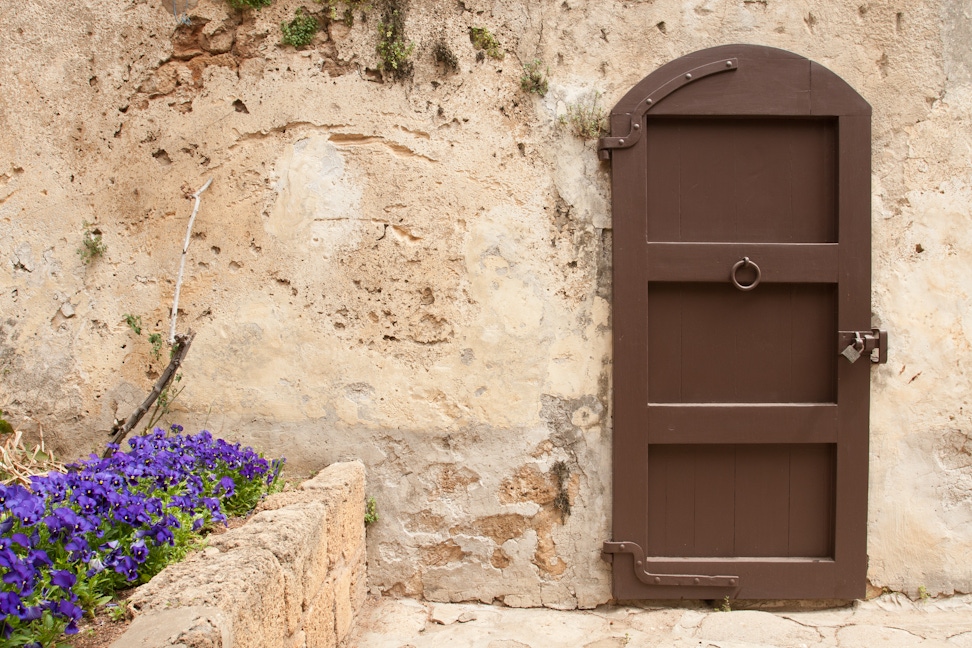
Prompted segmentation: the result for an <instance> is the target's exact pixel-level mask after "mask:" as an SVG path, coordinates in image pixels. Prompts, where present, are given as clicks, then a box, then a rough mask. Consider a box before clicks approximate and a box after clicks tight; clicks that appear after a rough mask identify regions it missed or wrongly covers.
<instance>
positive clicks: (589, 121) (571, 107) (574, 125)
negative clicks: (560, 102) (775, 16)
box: [560, 92, 605, 139]
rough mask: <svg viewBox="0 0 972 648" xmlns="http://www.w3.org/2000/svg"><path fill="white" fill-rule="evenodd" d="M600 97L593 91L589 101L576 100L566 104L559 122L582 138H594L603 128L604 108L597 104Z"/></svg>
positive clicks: (598, 93) (599, 94)
mask: <svg viewBox="0 0 972 648" xmlns="http://www.w3.org/2000/svg"><path fill="white" fill-rule="evenodd" d="M600 98H601V93H600V92H595V93H593V95H592V96H591V99H590V101H589V102H585V101H577V102H574V103H570V104H568V105H567V114H566V115H561V117H560V124H561V125H562V126H566V127H568V128H570V130H571V132H572V133H574V135H576V136H577V137H580V138H582V139H596V138H597V137H599V136H600V135H601V132H602V131H603V130H604V117H605V114H604V109H602V108H601V107H600V106H598V105H597V102H598V99H600Z"/></svg>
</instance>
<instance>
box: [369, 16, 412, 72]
mask: <svg viewBox="0 0 972 648" xmlns="http://www.w3.org/2000/svg"><path fill="white" fill-rule="evenodd" d="M377 49H378V56H379V57H380V58H381V69H382V70H383V71H384V72H387V73H388V74H389V75H391V77H392V78H393V79H395V80H396V81H402V80H404V79H407V78H409V77H411V76H412V69H413V65H412V62H411V61H409V60H408V59H409V57H410V56H411V55H412V51H413V50H414V49H415V43H411V42H407V41H406V40H405V17H404V15H403V14H402V10H401V9H400V8H398V7H397V6H396V5H394V4H392V5H391V6H390V7H389V8H388V9H387V10H386V11H385V15H384V17H383V19H382V21H381V22H379V23H378V48H377Z"/></svg>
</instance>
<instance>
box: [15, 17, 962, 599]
mask: <svg viewBox="0 0 972 648" xmlns="http://www.w3.org/2000/svg"><path fill="white" fill-rule="evenodd" d="M305 4H306V7H307V9H308V10H312V11H321V7H320V5H316V4H314V3H305ZM177 6H178V7H182V6H184V2H182V1H178V2H177ZM298 6H300V3H298V2H295V1H294V0H277V2H276V3H275V4H274V6H272V7H270V8H267V9H263V10H262V11H260V12H251V13H245V14H241V13H238V12H235V11H232V10H230V9H228V7H227V6H226V5H225V4H224V3H223V2H221V1H219V0H199V2H198V4H196V5H195V6H194V7H193V8H191V9H190V11H189V14H190V16H191V19H192V26H191V27H179V26H178V24H177V23H176V21H175V20H174V19H173V17H172V15H171V13H170V12H169V11H168V10H167V9H165V8H164V7H163V6H161V5H160V4H159V3H158V2H157V1H156V0H148V1H145V0H127V1H126V0H112V1H110V2H109V1H108V0H87V1H86V2H83V3H68V4H67V5H65V4H64V3H55V2H52V1H50V0H30V2H27V3H23V4H20V5H17V6H16V7H15V8H8V7H5V8H3V9H0V34H2V38H3V43H4V47H3V48H2V49H0V228H2V229H0V232H2V236H0V260H2V263H0V286H2V291H0V371H2V376H0V408H3V409H4V410H6V411H9V412H11V418H12V419H13V420H14V422H15V423H18V424H20V425H21V426H22V427H23V428H25V429H27V430H31V431H35V432H36V431H37V430H38V429H39V428H42V429H43V431H44V433H45V435H46V438H47V440H48V441H49V442H53V443H54V444H55V447H56V448H58V449H60V450H61V451H62V452H64V453H66V454H80V453H83V452H86V451H89V450H90V449H92V448H93V447H95V446H96V445H97V444H99V443H101V442H102V441H103V440H104V438H105V437H104V436H103V435H104V431H105V430H107V429H108V428H109V427H110V426H111V424H112V421H113V419H114V418H115V417H119V416H126V415H127V414H129V413H130V412H131V410H132V409H133V407H134V406H135V404H136V403H137V401H139V400H140V399H141V398H142V397H143V395H144V394H145V393H146V391H147V389H148V387H149V385H150V384H151V383H152V382H153V381H154V378H155V377H156V376H157V374H158V372H159V371H160V370H161V368H162V365H163V364H164V359H163V361H159V360H155V359H153V358H152V357H151V355H150V345H149V344H148V342H147V341H146V339H145V335H146V333H147V332H152V331H166V330H167V317H168V308H169V306H170V305H171V300H172V292H173V289H174V283H175V274H176V271H177V268H178V262H179V249H180V245H181V241H182V238H183V237H184V235H185V227H186V222H187V219H188V216H189V213H190V211H191V206H192V205H191V201H188V200H187V199H186V197H185V196H186V194H187V193H191V192H192V191H194V190H195V189H197V188H199V187H200V186H201V185H202V184H203V183H204V182H205V180H206V179H207V178H209V177H213V178H214V179H215V180H214V183H213V185H212V187H211V188H210V189H209V190H208V191H207V192H206V193H205V194H204V195H203V204H202V208H201V210H200V213H199V217H198V220H197V222H196V226H195V234H194V237H193V241H192V246H191V248H190V252H189V263H188V268H187V275H186V279H185V283H184V285H183V289H182V298H181V302H180V323H181V325H180V329H183V328H185V327H188V326H191V327H192V328H193V329H194V330H195V331H197V333H198V335H197V337H196V340H195V342H194V344H193V346H192V348H191V350H190V353H189V358H188V360H187V364H186V366H185V370H184V372H183V373H184V377H183V380H182V382H181V384H182V385H185V391H184V392H183V393H182V394H181V395H180V396H179V398H178V400H177V405H176V410H177V411H176V412H175V413H174V415H173V418H174V419H178V420H179V421H181V422H183V423H185V424H186V425H187V427H190V428H192V427H203V426H205V427H208V428H209V429H211V430H213V431H214V432H217V433H219V434H222V435H224V436H227V437H229V438H234V439H241V440H245V441H246V442H248V443H253V444H257V445H258V446H260V447H262V448H265V449H267V450H268V451H270V452H272V453H282V454H285V455H286V456H287V457H288V460H289V462H290V464H291V466H292V467H295V468H296V469H298V470H307V471H310V470H312V469H314V468H316V467H320V466H321V465H323V464H325V463H327V462H330V461H335V460H339V459H345V458H360V459H362V460H363V461H364V462H365V464H366V466H367V468H368V472H369V482H370V488H371V489H372V490H373V494H374V495H375V496H376V497H377V499H378V501H379V505H380V507H381V510H382V520H381V522H380V523H379V524H378V525H376V526H374V527H373V528H372V531H370V532H369V535H370V540H369V542H370V547H369V579H370V582H371V585H372V586H373V587H374V588H376V589H378V590H381V591H386V592H392V593H401V594H407V595H415V596H424V597H425V598H428V599H431V600H472V599H480V600H484V601H490V600H494V599H500V600H503V601H504V602H505V603H507V604H510V605H549V606H554V607H565V608H569V607H574V606H577V605H580V606H592V605H595V604H597V603H599V602H602V601H604V600H606V599H607V598H608V597H609V595H610V592H609V573H608V571H607V568H606V566H605V565H604V564H603V563H602V562H601V561H600V560H599V552H600V544H601V542H602V541H603V540H604V539H606V538H607V537H608V536H609V532H610V531H609V529H610V520H609V515H610V501H611V492H610V481H611V478H610V439H611V427H610V411H609V408H610V399H611V395H610V384H609V375H610V362H611V356H610V343H609V342H610V247H611V230H610V223H611V221H610V209H609V191H608V186H609V185H608V178H609V175H608V174H609V169H608V167H606V166H602V165H601V164H600V163H599V162H598V161H597V160H596V156H595V155H594V151H593V148H592V145H591V144H590V143H585V142H583V141H581V140H579V139H576V138H575V137H573V136H572V135H571V134H570V133H568V132H567V131H566V130H564V129H563V128H560V127H558V125H557V117H558V115H559V114H562V113H563V112H564V110H565V105H566V104H567V103H568V102H570V101H573V100H576V99H577V98H580V97H585V96H589V93H591V92H594V91H599V92H602V93H603V98H602V100H601V101H602V104H603V105H604V106H605V107H608V108H609V107H610V106H611V105H613V103H614V101H616V100H617V99H618V98H620V97H621V95H623V94H624V92H626V91H627V90H628V89H629V88H630V87H631V86H632V85H633V84H634V83H636V82H637V81H638V80H640V79H641V78H642V77H644V76H645V75H646V74H648V73H649V72H651V71H652V70H653V69H655V68H656V67H657V66H659V65H661V64H662V63H664V62H666V61H668V60H670V59H672V58H675V57H677V56H680V55H682V54H686V53H688V52H691V51H694V50H697V49H701V48H703V47H708V46H712V45H717V44H722V43H729V42H751V43H758V44H764V45H771V46H775V47H782V48H785V49H789V50H792V51H794V52H797V53H799V54H802V55H804V56H807V57H809V58H811V59H814V60H816V61H818V62H820V63H822V64H824V65H826V66H828V67H829V68H831V69H832V70H834V71H835V72H836V73H837V74H839V75H841V76H843V77H844V78H845V79H846V80H847V81H848V82H849V83H850V84H851V85H852V86H854V87H855V88H856V89H857V90H858V91H859V92H861V93H862V94H863V95H864V97H865V98H867V99H868V101H870V102H871V104H872V105H873V107H874V163H873V168H874V175H873V193H874V212H873V233H874V234H873V235H874V311H875V324H880V325H881V326H883V327H885V328H887V329H889V330H890V331H891V332H892V336H893V337H892V345H893V347H892V355H891V362H890V363H889V364H888V365H886V366H882V367H878V368H876V369H875V370H874V373H873V376H874V379H873V392H872V419H873V425H872V448H873V453H872V471H871V475H872V477H871V507H870V522H869V531H870V556H871V568H870V579H871V580H872V582H873V583H875V584H876V585H879V586H889V587H892V588H895V589H905V590H908V591H911V592H915V591H916V590H917V587H918V586H919V585H924V586H925V587H926V588H927V589H928V591H929V592H931V593H948V592H952V591H956V590H958V591H970V590H972V560H970V557H972V533H969V531H968V528H969V524H968V522H969V521H970V518H972V459H970V458H969V457H970V454H972V419H970V413H969V412H967V411H966V399H965V397H966V394H967V393H968V391H969V387H970V375H969V370H968V367H969V366H970V362H969V361H970V360H972V349H970V345H969V340H970V339H972V332H970V331H969V330H968V327H969V326H972V323H970V322H969V321H968V318H969V313H970V312H972V310H970V296H969V294H968V290H967V288H966V287H967V286H968V280H967V277H969V276H970V270H972V261H970V259H972V256H970V255H969V252H968V246H969V243H970V239H969V234H968V232H969V227H968V225H967V223H968V221H969V218H970V207H969V205H970V203H972V189H970V172H969V168H970V153H972V129H970V127H969V122H970V117H972V115H970V113H972V55H970V53H969V52H970V50H969V47H968V42H969V37H970V31H972V27H970V20H972V18H970V11H972V9H970V7H969V3H968V2H967V1H963V0H942V1H940V2H934V3H925V2H918V1H916V0H900V1H898V2H893V1H890V0H889V1H873V2H867V1H864V0H861V2H858V3H844V2H814V1H809V2H782V1H780V0H707V1H704V0H689V1H687V2H677V1H675V0H656V1H654V2H636V1H631V2H610V3H605V2H594V1H592V0H590V1H582V0H566V1H563V0H557V1H555V2H513V1H503V0H494V1H487V0H466V1H464V2H458V3H454V2H432V1H430V0H413V2H412V3H411V6H410V8H409V10H408V12H407V14H406V20H405V24H406V29H407V36H408V38H409V39H410V40H411V41H413V42H414V43H415V51H414V54H413V60H414V62H415V70H414V76H413V78H412V79H411V80H410V81H407V82H405V83H392V82H390V81H386V82H382V79H381V74H380V72H378V71H377V68H378V63H379V61H378V57H377V55H376V53H375V44H376V38H377V25H378V23H379V21H380V9H379V8H378V7H377V6H372V7H368V8H367V9H365V10H364V11H362V10H361V9H357V10H355V11H354V16H355V19H354V23H353V25H349V24H346V22H343V21H335V22H332V23H331V24H330V26H329V28H328V30H327V32H325V33H322V34H319V35H318V36H317V39H316V40H315V42H314V43H313V45H312V46H311V47H309V48H307V49H305V50H303V51H295V50H294V49H293V48H290V47H282V46H280V45H279V44H278V42H279V38H280V31H279V22H280V21H281V20H284V19H289V18H290V17H292V16H293V11H294V9H295V8H296V7H298ZM170 7H171V5H170ZM343 9H344V5H340V6H339V7H338V12H337V13H338V16H339V17H340V16H342V15H343ZM473 26H476V27H488V28H489V29H490V30H491V31H492V32H493V33H495V34H496V36H497V38H498V39H499V41H500V42H501V43H502V45H503V49H504V51H505V58H504V59H503V60H494V59H491V58H485V59H483V60H480V59H478V58H477V52H476V50H475V48H474V47H473V46H472V44H471V43H470V40H469V37H468V29H469V27H473ZM437 43H444V44H445V45H446V46H447V47H448V48H449V49H450V50H451V51H452V52H453V53H454V54H455V56H456V57H457V60H458V65H459V68H458V70H457V71H455V72H452V71H449V70H447V69H445V68H444V67H443V66H442V65H439V64H437V63H436V62H435V60H434V59H433V55H432V52H433V48H434V46H435V45H436V44H437ZM534 59H540V60H542V61H544V64H545V65H547V66H549V70H550V92H549V93H548V94H547V96H546V97H545V98H542V99H541V98H538V97H536V96H535V95H528V94H525V93H524V92H522V91H521V90H520V89H519V80H520V76H521V74H522V70H523V67H522V65H523V63H525V62H529V61H532V60H534ZM84 222H88V223H92V224H93V225H92V227H97V228H98V229H99V230H100V231H101V232H102V233H103V236H104V241H105V243H106V244H107V253H106V254H105V256H104V257H103V258H100V259H96V260H95V261H93V262H92V263H90V264H88V265H83V264H82V263H81V261H80V258H79V256H78V255H77V254H76V250H77V248H78V247H80V245H81V237H82V231H83V228H84ZM125 313H131V314H138V315H140V316H141V317H142V320H143V323H144V324H145V328H146V333H143V335H142V337H136V336H135V335H134V334H133V333H132V332H131V331H130V330H129V329H128V327H127V326H126V325H125V323H124V321H123V315H124V314H125ZM23 417H29V419H24V418H23ZM565 501H567V502H569V504H570V510H569V514H567V512H566V511H565V510H564V509H565V508H566V507H564V506H563V503H564V502H565Z"/></svg>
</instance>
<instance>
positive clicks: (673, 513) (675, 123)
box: [600, 45, 870, 599]
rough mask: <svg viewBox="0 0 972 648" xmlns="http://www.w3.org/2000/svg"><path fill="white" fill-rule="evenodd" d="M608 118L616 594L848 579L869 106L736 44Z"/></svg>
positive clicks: (859, 505)
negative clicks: (854, 353)
mask: <svg viewBox="0 0 972 648" xmlns="http://www.w3.org/2000/svg"><path fill="white" fill-rule="evenodd" d="M767 79H772V80H773V82H772V83H768V82H767ZM611 124H612V136H611V137H607V138H604V139H602V140H601V143H600V149H601V153H602V157H603V156H604V154H605V153H606V154H607V156H608V157H609V158H610V159H611V161H612V189H613V198H612V201H613V210H614V214H613V217H614V228H615V237H614V278H615V279H614V281H615V289H614V353H615V360H614V395H615V401H614V408H615V416H614V507H613V512H614V520H613V538H612V539H611V540H610V541H607V542H605V544H604V551H605V556H606V557H607V558H608V559H609V560H611V561H612V563H613V571H614V592H615V596H616V597H617V598H621V599H636V598H662V599H665V598H722V597H724V596H731V597H740V598H850V597H857V596H861V595H863V593H864V584H865V574H866V561H867V556H866V512H867V427H868V381H869V373H868V365H869V362H868V361H867V358H864V359H863V360H862V361H858V362H857V363H854V364H852V363H851V362H849V361H848V360H847V359H845V358H843V357H841V356H840V355H839V351H840V350H841V349H840V348H838V341H839V340H844V343H846V340H847V339H848V337H847V335H848V334H847V333H840V332H841V331H845V332H846V331H862V330H863V331H869V330H870V329H869V327H870V321H869V320H870V304H869V299H870V294H869V291H870V288H869V287H870V267H869V266H870V237H869V231H870V229H869V228H870V203H869V196H870V190H869V177H870V175H869V174H870V140H869V128H870V107H869V106H868V105H867V103H866V102H864V101H863V100H862V99H861V98H860V96H859V95H857V93H855V92H854V91H853V90H852V89H851V88H850V87H849V86H847V84H846V83H844V82H843V81H841V80H840V79H839V78H837V77H836V76H834V75H833V73H831V72H829V71H827V70H826V69H824V68H822V67H820V66H818V65H816V64H813V63H811V62H810V61H807V60H806V59H803V58H801V57H799V56H796V55H794V54H792V53H789V52H783V51H781V50H774V49H772V48H765V47H758V46H748V45H732V46H724V47H718V48H712V49H710V50H703V51H702V52H696V53H694V54H690V55H688V56H686V57H683V58H682V59H678V60H676V61H673V62H671V63H669V64H667V65H665V66H663V67H662V68H660V69H659V70H658V71H656V72H654V73H652V74H651V75H649V76H648V77H646V78H645V79H644V80H643V81H642V82H640V83H639V84H638V85H637V86H635V88H634V89H632V90H631V91H630V92H629V93H628V94H627V95H625V97H624V98H623V99H622V100H621V101H620V102H619V103H618V105H617V106H616V107H615V109H614V111H613V112H612V115H611ZM842 336H843V337H842Z"/></svg>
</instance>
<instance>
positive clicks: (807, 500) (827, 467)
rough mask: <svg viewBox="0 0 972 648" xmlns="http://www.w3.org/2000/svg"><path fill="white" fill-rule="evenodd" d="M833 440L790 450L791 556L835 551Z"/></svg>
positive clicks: (827, 554) (818, 555)
mask: <svg viewBox="0 0 972 648" xmlns="http://www.w3.org/2000/svg"><path fill="white" fill-rule="evenodd" d="M834 448H835V446H834V445H832V444H817V445H803V446H800V447H798V448H797V447H794V448H792V449H791V452H790V511H789V514H790V523H789V526H790V537H789V551H788V555H790V556H817V557H821V556H824V557H833V555H834V506H835V499H834V458H835V452H834Z"/></svg>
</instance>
